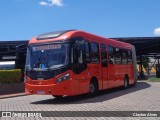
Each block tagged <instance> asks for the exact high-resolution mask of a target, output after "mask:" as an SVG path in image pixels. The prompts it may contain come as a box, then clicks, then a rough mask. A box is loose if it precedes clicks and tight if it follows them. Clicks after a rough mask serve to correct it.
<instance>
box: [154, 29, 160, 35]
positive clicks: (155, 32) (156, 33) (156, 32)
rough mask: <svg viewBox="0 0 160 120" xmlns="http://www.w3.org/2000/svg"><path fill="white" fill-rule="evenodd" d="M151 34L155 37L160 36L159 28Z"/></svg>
mask: <svg viewBox="0 0 160 120" xmlns="http://www.w3.org/2000/svg"><path fill="white" fill-rule="evenodd" d="M153 33H154V34H155V35H158V36H160V27H159V28H155V29H154V32H153Z"/></svg>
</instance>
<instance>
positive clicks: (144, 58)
mask: <svg viewBox="0 0 160 120" xmlns="http://www.w3.org/2000/svg"><path fill="white" fill-rule="evenodd" d="M149 62H150V60H149V58H148V57H147V56H143V57H142V64H143V67H144V68H145V69H146V68H147V67H148V64H149Z"/></svg>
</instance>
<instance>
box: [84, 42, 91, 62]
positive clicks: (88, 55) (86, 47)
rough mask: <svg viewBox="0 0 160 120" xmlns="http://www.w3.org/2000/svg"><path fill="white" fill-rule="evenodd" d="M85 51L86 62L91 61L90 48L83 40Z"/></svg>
mask: <svg viewBox="0 0 160 120" xmlns="http://www.w3.org/2000/svg"><path fill="white" fill-rule="evenodd" d="M85 51H86V63H90V62H91V58H90V49H89V42H87V41H85Z"/></svg>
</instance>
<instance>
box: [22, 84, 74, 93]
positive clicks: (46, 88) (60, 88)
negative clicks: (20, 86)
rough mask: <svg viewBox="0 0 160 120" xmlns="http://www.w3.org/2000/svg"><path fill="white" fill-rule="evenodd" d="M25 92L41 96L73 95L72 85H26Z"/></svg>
mask: <svg viewBox="0 0 160 120" xmlns="http://www.w3.org/2000/svg"><path fill="white" fill-rule="evenodd" d="M25 92H26V94H40V95H67V96H71V95H73V93H72V92H71V86H70V84H68V85H66V84H50V85H34V84H28V83H25Z"/></svg>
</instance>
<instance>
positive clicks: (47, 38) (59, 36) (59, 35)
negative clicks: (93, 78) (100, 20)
mask: <svg viewBox="0 0 160 120" xmlns="http://www.w3.org/2000/svg"><path fill="white" fill-rule="evenodd" d="M80 36H82V37H84V38H86V39H89V40H91V41H93V42H100V43H106V41H107V43H109V44H119V45H120V44H121V45H123V46H126V47H127V46H128V47H130V46H132V45H131V44H128V43H124V42H120V41H117V40H114V39H108V38H104V37H101V36H98V35H94V34H91V33H87V32H84V31H80V30H63V31H55V32H50V33H45V34H41V35H38V36H37V37H34V38H32V39H31V40H30V41H29V44H38V43H48V42H54V41H65V40H67V39H69V38H73V37H80Z"/></svg>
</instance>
